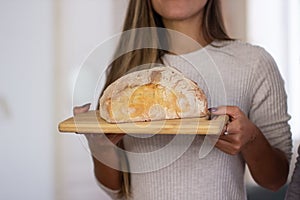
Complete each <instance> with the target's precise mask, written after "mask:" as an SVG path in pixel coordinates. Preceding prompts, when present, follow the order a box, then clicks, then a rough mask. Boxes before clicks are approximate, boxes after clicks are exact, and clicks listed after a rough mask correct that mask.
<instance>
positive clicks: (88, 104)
mask: <svg viewBox="0 0 300 200" xmlns="http://www.w3.org/2000/svg"><path fill="white" fill-rule="evenodd" d="M90 105H91V103H87V104H84V105H83V106H82V107H86V106H90Z"/></svg>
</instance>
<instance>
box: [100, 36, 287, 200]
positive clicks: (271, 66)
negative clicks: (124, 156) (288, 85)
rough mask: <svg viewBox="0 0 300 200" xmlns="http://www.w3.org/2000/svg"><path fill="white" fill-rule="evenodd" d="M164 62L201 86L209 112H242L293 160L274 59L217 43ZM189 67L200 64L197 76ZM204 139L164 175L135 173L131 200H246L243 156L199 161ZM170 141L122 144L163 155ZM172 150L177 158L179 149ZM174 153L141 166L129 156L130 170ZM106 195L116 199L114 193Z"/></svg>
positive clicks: (214, 155)
mask: <svg viewBox="0 0 300 200" xmlns="http://www.w3.org/2000/svg"><path fill="white" fill-rule="evenodd" d="M164 62H165V64H166V65H169V66H172V67H175V68H177V69H178V70H179V71H181V72H182V73H183V74H185V76H186V77H188V78H190V79H191V80H194V81H195V82H197V84H198V85H199V87H200V88H202V89H203V90H204V92H205V93H206V95H207V97H208V102H209V107H217V106H220V105H235V106H238V107H239V108H240V109H241V110H242V111H243V112H244V113H245V114H246V115H247V116H248V117H249V118H250V120H251V121H252V122H254V123H255V124H256V125H257V127H258V128H260V130H261V131H262V132H263V134H264V135H265V137H266V138H267V139H268V141H269V142H270V144H271V145H272V146H274V147H276V148H278V149H280V150H282V151H283V152H285V154H286V155H287V157H288V159H290V157H291V147H292V144H291V133H290V127H289V125H288V123H287V122H288V120H289V119H290V117H289V115H288V114H287V105H286V102H287V100H286V94H285V91H284V83H283V80H282V78H281V76H280V74H279V71H278V69H277V66H276V64H275V62H274V60H273V58H272V57H271V56H270V55H269V54H268V53H267V52H266V51H265V50H264V49H262V48H260V47H257V46H252V45H250V44H247V43H244V42H241V41H224V42H216V41H215V42H213V43H212V44H211V45H208V46H206V47H205V48H204V49H201V50H198V51H196V52H192V53H189V54H186V55H183V56H182V57H181V56H175V55H166V56H165V57H164ZM190 63H194V64H196V65H197V70H195V68H193V66H191V64H190ZM199 73H200V74H199ZM203 139H204V137H203V136H196V137H195V139H194V141H193V143H192V144H191V145H190V147H189V148H188V150H187V151H186V152H184V154H183V155H182V156H181V157H179V158H178V159H177V160H174V162H173V163H171V164H170V165H168V166H166V167H164V168H162V169H159V170H156V171H152V172H147V173H134V172H133V173H131V180H132V199H134V200H168V199H170V200H195V199H201V200H243V199H246V193H245V188H244V169H245V162H244V160H243V158H242V157H241V155H236V156H231V155H228V154H225V153H223V152H222V151H220V150H218V149H217V148H213V149H212V151H211V152H210V153H209V154H208V155H207V156H206V157H204V158H202V159H199V156H198V154H199V149H200V147H201V144H202V143H203ZM171 140H172V136H165V135H155V136H153V137H151V138H144V139H141V138H135V137H132V136H125V138H124V143H125V149H126V150H128V151H130V152H137V153H142V152H151V151H155V150H159V149H161V148H163V147H164V146H165V145H167V144H168V143H169V142H170V141H171ZM179 146H180V145H179ZM173 148H174V152H176V148H177V147H176V146H175V147H173ZM178 148H179V147H178ZM172 152H173V151H171V152H168V155H160V156H157V157H153V158H151V159H149V158H147V159H145V160H143V162H141V161H137V160H136V159H135V158H134V157H130V156H129V157H128V159H129V163H130V164H131V165H133V166H137V165H140V166H141V168H143V166H148V165H152V166H155V163H160V161H161V159H166V158H168V157H172ZM262 153H263V152H262ZM104 189H105V188H104ZM106 191H107V193H108V194H109V195H111V196H112V197H113V198H115V197H114V196H115V195H114V193H115V191H111V190H106Z"/></svg>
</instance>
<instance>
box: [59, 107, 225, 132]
mask: <svg viewBox="0 0 300 200" xmlns="http://www.w3.org/2000/svg"><path fill="white" fill-rule="evenodd" d="M228 119H229V118H228V116H227V115H222V116H217V117H214V118H213V119H211V120H207V119H204V118H187V119H172V120H162V121H151V122H133V123H119V124H110V123H107V122H106V121H105V120H103V119H102V118H101V117H100V115H99V111H89V112H86V113H81V114H79V115H76V116H75V117H71V118H69V119H66V120H64V121H62V122H61V123H59V125H58V129H59V131H60V132H74V133H116V134H117V133H128V134H203V135H206V134H220V132H221V131H222V129H223V127H224V126H225V124H226V123H227V122H228Z"/></svg>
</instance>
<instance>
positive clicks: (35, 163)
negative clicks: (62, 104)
mask: <svg viewBox="0 0 300 200" xmlns="http://www.w3.org/2000/svg"><path fill="white" fill-rule="evenodd" d="M52 12H53V7H52V1H51V0H43V1H40V0H26V1H22V0H19V1H16V0H12V1H10V0H1V2H0V29H1V31H0V158H1V159H0V162H1V163H0V199H31V200H40V199H43V200H53V199H54V187H53V186H54V171H53V166H54V160H53V149H54V146H53V144H54V143H53V129H54V127H53V125H54V124H53V109H54V107H53V58H54V56H53V21H52Z"/></svg>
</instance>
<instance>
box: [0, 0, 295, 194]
mask: <svg viewBox="0 0 300 200" xmlns="http://www.w3.org/2000/svg"><path fill="white" fill-rule="evenodd" d="M127 3H128V0H42V1H41V0H26V1H23V0H0V158H1V159H0V162H1V163H0V199H5V200H6V199H7V200H15V199H31V200H40V199H43V200H53V199H55V200H83V199H89V200H94V199H95V200H96V199H103V200H106V199H109V198H108V197H107V196H106V194H104V192H103V191H101V189H100V188H99V187H98V186H97V185H96V184H95V180H94V177H93V172H92V162H91V159H90V156H89V153H88V152H87V151H86V149H85V148H84V147H83V145H82V142H81V140H80V139H79V136H76V135H75V134H59V133H58V131H57V124H58V122H59V121H61V120H63V119H65V118H67V117H69V116H71V115H72V92H73V87H74V83H75V79H76V76H77V74H78V72H79V69H80V65H81V63H82V62H83V61H84V59H85V58H86V57H87V55H88V54H89V52H90V51H91V50H92V49H94V48H95V47H96V46H97V45H98V44H99V43H101V42H103V41H105V40H106V39H108V38H109V37H111V36H112V35H114V34H116V33H119V32H120V31H121V28H122V21H123V18H124V14H125V11H126V7H127ZM222 3H223V9H224V17H225V20H226V25H227V29H228V31H229V33H230V35H231V36H232V37H234V38H237V39H241V40H244V41H248V42H250V43H252V44H257V45H260V46H262V47H264V48H265V49H266V50H267V51H269V52H270V53H271V55H273V57H274V58H275V60H276V62H277V64H278V66H279V69H280V71H281V73H282V76H283V78H284V80H285V87H286V90H287V93H288V103H289V104H288V105H289V113H290V114H291V116H292V120H291V121H290V124H291V127H292V132H293V139H294V151H295V147H297V146H298V144H299V140H300V123H299V122H300V112H299V111H300V104H299V99H300V93H299V91H300V79H299V77H298V76H299V75H300V49H299V48H300V45H299V44H300V38H299V37H300V12H299V10H300V1H299V0H288V1H286V0H226V1H225V0H222ZM82 103H87V102H82ZM297 122H298V123H297ZM294 159H295V154H294V156H293V160H294ZM293 162H294V161H293ZM293 165H294V164H293V163H292V165H291V167H293ZM246 179H247V182H248V185H250V186H255V185H254V184H253V182H252V181H251V179H249V177H248V176H246ZM265 199H266V198H265Z"/></svg>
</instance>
